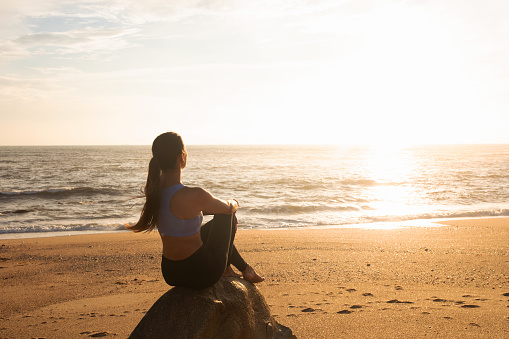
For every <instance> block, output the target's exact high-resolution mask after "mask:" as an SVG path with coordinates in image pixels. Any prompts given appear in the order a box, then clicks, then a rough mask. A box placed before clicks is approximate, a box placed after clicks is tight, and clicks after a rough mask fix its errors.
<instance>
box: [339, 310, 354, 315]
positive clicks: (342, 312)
mask: <svg viewBox="0 0 509 339" xmlns="http://www.w3.org/2000/svg"><path fill="white" fill-rule="evenodd" d="M352 312H353V311H349V310H341V311H338V312H337V313H338V314H350V313H352Z"/></svg>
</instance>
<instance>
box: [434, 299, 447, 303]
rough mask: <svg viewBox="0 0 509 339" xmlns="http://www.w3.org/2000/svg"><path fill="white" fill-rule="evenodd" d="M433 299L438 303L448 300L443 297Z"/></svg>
mask: <svg viewBox="0 0 509 339" xmlns="http://www.w3.org/2000/svg"><path fill="white" fill-rule="evenodd" d="M433 301H434V302H436V303H445V302H447V300H445V299H441V298H436V299H433Z"/></svg>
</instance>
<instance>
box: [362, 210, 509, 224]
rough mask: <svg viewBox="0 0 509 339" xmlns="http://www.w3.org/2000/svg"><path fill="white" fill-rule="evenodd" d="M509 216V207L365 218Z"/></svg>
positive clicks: (387, 219)
mask: <svg viewBox="0 0 509 339" xmlns="http://www.w3.org/2000/svg"><path fill="white" fill-rule="evenodd" d="M507 216H509V209H497V210H478V211H455V212H452V211H451V212H438V213H423V214H415V215H401V216H370V217H366V218H364V220H365V221H369V222H391V221H408V220H422V219H458V218H485V217H507Z"/></svg>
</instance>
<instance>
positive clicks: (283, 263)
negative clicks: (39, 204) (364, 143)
mask: <svg viewBox="0 0 509 339" xmlns="http://www.w3.org/2000/svg"><path fill="white" fill-rule="evenodd" d="M442 225H443V226H442ZM507 239H509V218H508V217H490V218H476V219H472V218H467V219H463V218H462V219H449V220H446V221H445V222H441V223H440V224H439V225H438V227H401V228H391V229H362V228H327V229H325V228H313V229H311V228H305V229H304V228H301V229H285V230H283V229H242V230H240V232H239V233H238V234H237V239H236V244H237V247H238V248H239V251H240V252H241V254H242V255H243V256H244V258H245V259H246V260H247V261H248V262H249V263H250V264H251V265H252V266H253V267H255V268H256V269H257V271H258V272H260V273H261V274H262V275H263V276H264V277H265V278H266V281H265V282H263V283H261V284H258V285H257V286H258V288H259V290H260V291H261V293H262V294H263V296H264V297H265V299H266V301H267V303H268V304H269V306H270V308H271V311H272V313H273V315H274V316H275V318H276V320H277V321H278V322H280V323H281V324H283V325H285V326H288V327H289V328H290V329H292V331H293V332H294V334H295V335H296V336H297V337H298V338H331V337H363V338H379V337H400V338H415V337H418V338H421V337H430V336H431V337H451V338H456V337H458V338H459V337H472V338H473V337H475V338H480V337H481V338H504V337H509V326H508V325H509V317H508V314H507V310H508V307H509V243H508V241H507ZM160 258H161V244H160V239H159V236H158V235H157V232H156V233H152V234H133V233H130V232H123V231H121V232H116V233H107V234H87V235H77V236H63V237H62V236H59V237H45V238H24V239H1V240H0V288H1V289H2V293H3V297H2V299H1V300H0V337H2V338H18V337H73V338H87V337H90V336H92V335H94V334H97V333H103V334H104V336H116V337H127V336H128V335H129V333H130V332H131V331H132V330H133V329H134V327H135V326H136V324H137V323H138V322H139V320H140V319H141V318H142V317H143V315H144V312H146V310H148V308H150V307H151V306H152V304H153V303H154V302H155V301H156V300H157V299H158V298H159V297H160V296H161V295H162V294H163V293H164V292H166V291H167V290H168V289H169V288H170V287H169V286H167V285H166V284H165V283H164V280H163V279H162V276H161V273H160Z"/></svg>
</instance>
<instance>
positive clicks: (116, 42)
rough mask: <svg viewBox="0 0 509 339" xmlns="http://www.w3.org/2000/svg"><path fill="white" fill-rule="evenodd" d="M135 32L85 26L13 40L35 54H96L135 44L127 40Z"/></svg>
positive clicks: (133, 30)
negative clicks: (80, 28) (83, 27)
mask: <svg viewBox="0 0 509 339" xmlns="http://www.w3.org/2000/svg"><path fill="white" fill-rule="evenodd" d="M136 32H137V30H136V29H121V28H114V29H108V28H102V27H100V28H85V29H83V30H73V31H67V32H41V33H35V34H28V35H24V36H21V37H19V38H18V39H16V40H15V42H16V43H17V44H19V45H22V46H24V47H26V48H28V49H30V50H34V51H35V53H36V54H78V53H84V54H96V53H101V52H103V53H104V52H111V51H115V50H119V49H123V48H127V47H133V46H136V44H135V43H132V42H130V41H129V40H128V37H129V36H132V35H133V34H135V33H136Z"/></svg>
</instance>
